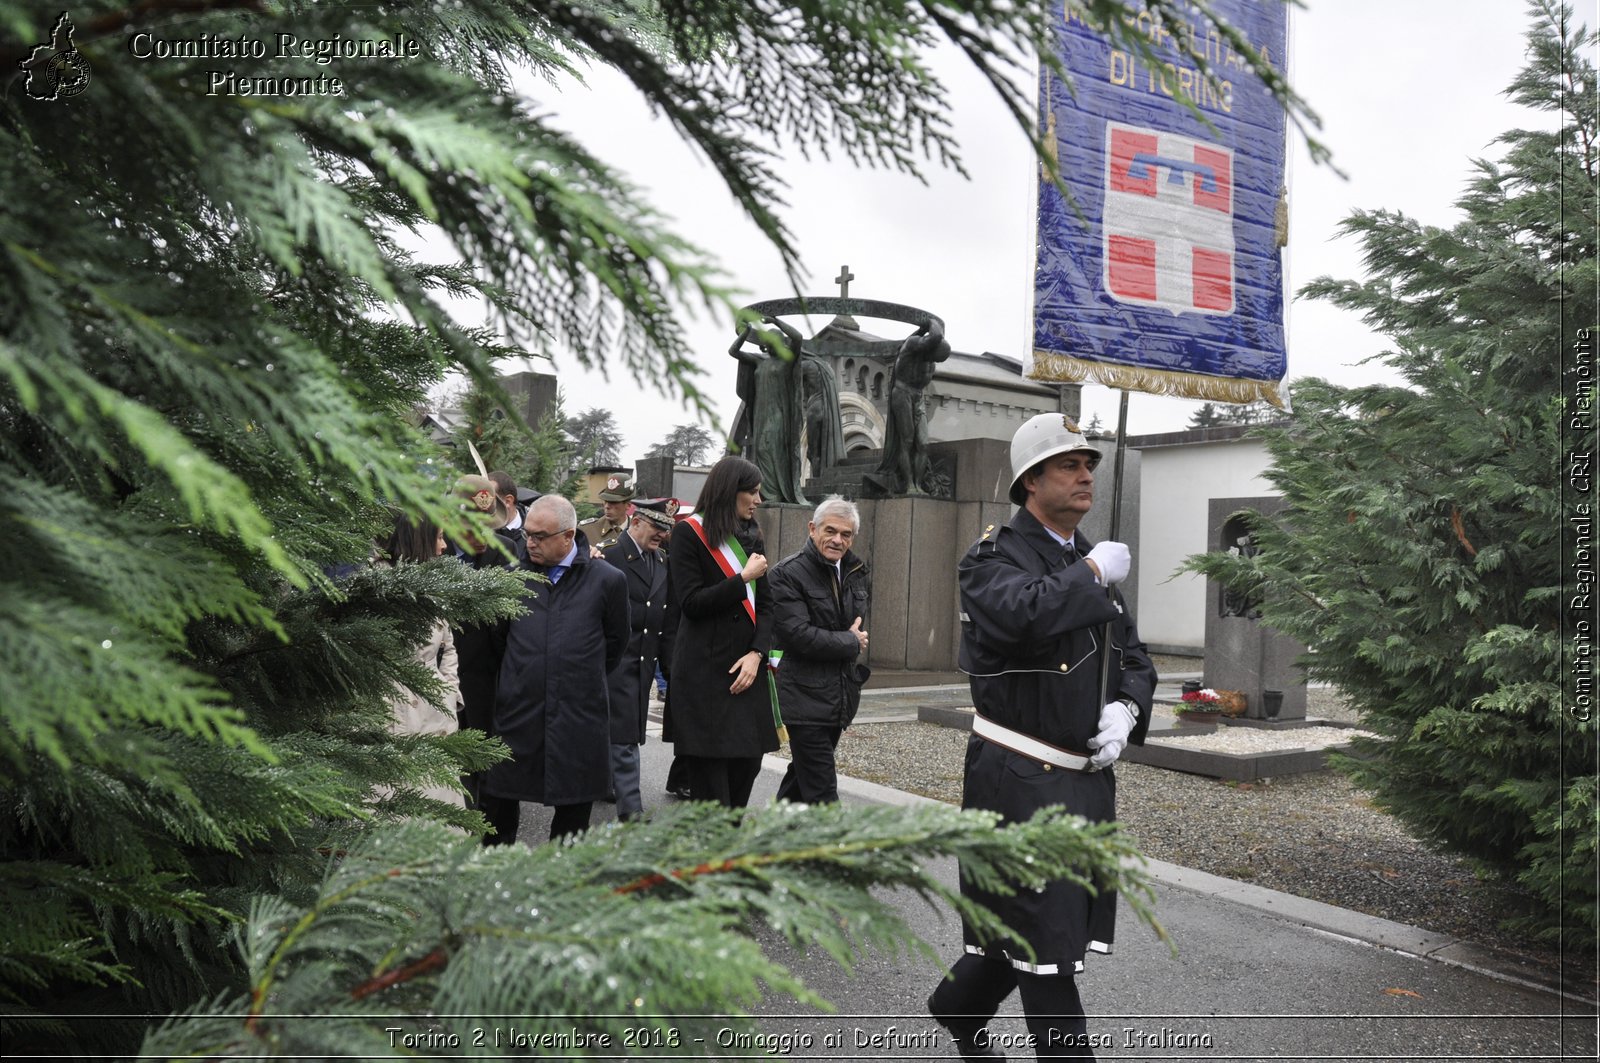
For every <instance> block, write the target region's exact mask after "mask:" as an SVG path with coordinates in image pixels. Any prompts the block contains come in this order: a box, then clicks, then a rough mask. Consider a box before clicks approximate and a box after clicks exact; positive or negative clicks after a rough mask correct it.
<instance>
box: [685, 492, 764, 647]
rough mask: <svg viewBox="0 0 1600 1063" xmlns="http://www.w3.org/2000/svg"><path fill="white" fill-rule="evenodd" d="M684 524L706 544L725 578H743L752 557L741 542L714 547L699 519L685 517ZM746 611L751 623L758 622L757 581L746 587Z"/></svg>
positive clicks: (731, 538)
mask: <svg viewBox="0 0 1600 1063" xmlns="http://www.w3.org/2000/svg"><path fill="white" fill-rule="evenodd" d="M683 522H684V523H685V524H687V525H688V526H689V527H691V528H693V529H694V533H695V534H696V535H698V536H699V537H700V541H701V542H702V543H704V544H705V547H706V550H707V551H708V552H709V553H710V554H711V560H713V561H715V562H716V563H717V567H718V568H720V569H721V570H722V574H723V575H724V576H738V577H740V578H741V579H742V578H743V573H744V566H745V564H746V563H747V562H748V561H749V560H750V556H749V555H748V554H746V553H745V552H744V547H742V546H740V545H739V540H737V539H735V538H733V537H731V536H730V537H729V538H728V540H727V541H726V542H724V543H723V544H722V545H721V546H712V545H711V540H710V539H707V538H706V528H705V525H704V524H703V523H702V522H701V520H700V518H699V517H685V518H683ZM744 611H745V612H746V613H749V614H750V623H752V624H754V623H755V622H756V581H755V580H751V581H750V582H748V583H746V584H745V585H744Z"/></svg>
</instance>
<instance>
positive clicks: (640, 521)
mask: <svg viewBox="0 0 1600 1063" xmlns="http://www.w3.org/2000/svg"><path fill="white" fill-rule="evenodd" d="M677 508H678V505H677V500H676V499H672V498H644V499H639V500H638V501H636V502H635V503H634V509H633V517H632V519H630V520H629V522H628V530H627V532H626V533H624V534H623V535H621V536H619V537H618V538H617V541H616V542H614V543H612V544H611V545H610V546H607V547H605V548H604V550H602V551H601V554H602V556H604V557H605V559H606V560H607V561H609V562H611V564H613V565H615V566H616V567H617V568H619V569H621V570H622V571H623V572H624V573H626V574H627V576H628V622H629V634H628V647H627V649H625V650H624V651H623V653H622V660H621V662H620V663H618V665H617V667H615V668H613V669H612V670H611V674H610V675H609V676H607V677H606V686H607V687H608V689H609V690H610V694H611V779H612V783H613V784H614V786H615V793H616V797H617V818H618V819H633V818H635V817H636V816H638V815H639V814H640V813H641V812H643V810H644V803H643V798H642V796H641V794H640V789H639V746H641V745H642V744H643V743H644V740H645V720H646V716H647V714H648V712H649V706H650V684H651V683H653V682H654V681H655V677H656V662H657V661H661V662H665V663H666V664H667V665H668V667H670V666H671V661H672V633H673V630H674V629H675V628H676V627H677V619H678V618H677V615H676V614H677V608H676V603H675V601H674V599H673V597H672V592H671V587H670V585H669V582H668V580H667V559H666V556H665V552H664V551H663V550H662V549H661V545H662V544H663V543H665V542H666V541H667V538H668V536H670V535H671V534H672V526H673V524H674V523H676V522H675V521H674V520H673V519H672V516H673V513H675V512H676V511H677Z"/></svg>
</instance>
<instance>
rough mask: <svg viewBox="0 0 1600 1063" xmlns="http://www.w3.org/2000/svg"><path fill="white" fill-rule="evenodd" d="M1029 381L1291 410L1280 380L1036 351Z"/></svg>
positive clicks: (1028, 373) (1287, 396)
mask: <svg viewBox="0 0 1600 1063" xmlns="http://www.w3.org/2000/svg"><path fill="white" fill-rule="evenodd" d="M1025 375H1026V376H1027V378H1028V379H1029V380H1043V381H1049V382H1052V383H1057V384H1064V383H1087V384H1100V385H1102V386H1104V387H1108V388H1119V389H1121V390H1123V391H1144V392H1148V393H1150V394H1152V395H1171V396H1174V397H1176V398H1182V399H1202V400H1204V401H1207V402H1233V403H1238V404H1240V405H1243V404H1245V403H1249V402H1256V401H1265V402H1266V403H1268V404H1269V405H1271V406H1276V407H1277V408H1278V409H1280V410H1284V411H1287V410H1288V409H1289V393H1288V391H1286V390H1285V389H1284V387H1283V382H1282V381H1280V380H1247V379H1244V378H1242V377H1228V376H1212V375H1210V374H1208V373H1183V372H1178V371H1176V370H1172V369H1152V368H1149V367H1147V366H1136V365H1117V364H1115V363H1113V362H1090V361H1086V360H1084V359H1082V358H1072V357H1069V356H1068V355H1064V354H1053V353H1051V352H1050V351H1040V350H1035V351H1034V352H1033V365H1032V367H1031V368H1030V369H1029V370H1028V372H1027V373H1026V374H1025Z"/></svg>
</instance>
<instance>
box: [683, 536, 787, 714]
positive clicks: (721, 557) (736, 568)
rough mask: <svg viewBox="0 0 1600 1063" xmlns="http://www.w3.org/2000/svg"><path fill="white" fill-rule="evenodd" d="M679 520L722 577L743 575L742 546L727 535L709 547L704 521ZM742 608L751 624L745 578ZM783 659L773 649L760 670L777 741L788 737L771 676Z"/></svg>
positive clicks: (752, 593) (751, 600)
mask: <svg viewBox="0 0 1600 1063" xmlns="http://www.w3.org/2000/svg"><path fill="white" fill-rule="evenodd" d="M683 522H684V523H685V524H687V525H688V526H689V527H691V528H693V529H694V533H695V535H697V536H699V538H700V542H701V543H703V544H704V545H705V548H706V552H707V553H709V554H710V555H711V560H713V561H715V562H716V563H717V568H719V569H721V570H722V574H723V575H724V576H730V577H736V578H739V579H743V578H744V566H745V564H746V563H747V562H748V561H749V560H750V555H748V554H746V553H745V551H744V547H742V546H740V545H739V540H737V539H735V538H733V537H732V536H730V537H729V538H728V539H727V541H726V542H724V543H722V544H721V545H719V546H712V545H711V540H710V539H707V538H706V528H705V524H704V523H703V522H702V521H701V520H700V518H699V517H698V516H690V517H685V518H683ZM744 611H745V613H747V614H748V615H749V617H750V623H751V624H752V625H754V624H755V622H756V581H755V580H749V581H747V582H746V583H745V585H744ZM782 658H783V651H782V650H775V651H773V653H772V654H771V655H770V656H769V657H768V658H767V667H766V668H764V669H762V671H764V672H766V674H767V697H768V698H769V699H770V700H771V702H772V724H773V726H774V727H775V728H776V729H777V731H778V741H779V742H787V741H788V740H789V729H788V728H787V727H785V726H784V725H783V715H782V714H781V713H780V712H779V711H778V683H777V680H776V679H775V678H774V677H773V674H772V673H773V672H775V671H777V668H778V662H779V661H780V660H781V659H782Z"/></svg>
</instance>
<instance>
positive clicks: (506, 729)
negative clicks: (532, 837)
mask: <svg viewBox="0 0 1600 1063" xmlns="http://www.w3.org/2000/svg"><path fill="white" fill-rule="evenodd" d="M530 575H531V574H530ZM627 584H628V581H627V577H625V576H624V575H623V574H622V573H621V572H618V571H617V570H616V569H615V568H613V567H612V566H610V565H607V564H602V563H598V562H593V561H591V560H590V559H589V543H588V540H587V539H585V538H584V535H583V533H582V532H579V533H578V535H577V556H576V557H575V558H574V559H573V562H572V567H571V568H570V569H568V570H567V572H566V574H565V575H564V576H562V577H561V581H560V582H559V583H556V584H550V583H545V582H540V581H536V580H533V579H531V578H530V579H529V582H528V591H529V593H528V594H527V595H526V596H525V597H524V598H523V600H522V604H523V606H524V607H525V608H526V609H527V610H528V611H527V612H526V613H524V614H523V615H522V616H519V617H517V618H516V619H515V620H513V621H511V623H510V625H509V627H508V628H507V630H506V653H505V660H504V661H503V662H502V664H501V666H500V686H499V690H498V691H497V692H496V696H495V706H494V724H495V733H496V734H498V735H499V736H500V737H501V738H502V739H504V740H505V743H506V745H508V746H510V747H511V752H512V754H513V759H511V760H509V761H502V762H501V763H499V764H496V765H495V766H494V767H492V768H490V769H489V778H488V782H487V784H486V788H487V789H488V791H489V792H490V793H492V794H495V795H497V796H500V797H515V798H519V799H521V800H523V801H537V802H539V803H541V804H546V805H573V804H578V803H581V802H584V801H598V800H600V799H602V798H603V797H605V795H606V792H607V791H608V790H609V789H610V787H611V742H610V739H609V738H608V737H607V735H608V734H609V725H610V711H609V698H608V697H607V694H606V676H607V674H609V673H610V671H611V670H612V669H613V668H615V667H616V665H617V662H618V661H620V660H621V659H622V651H623V648H624V647H626V646H627V644H628V585H627Z"/></svg>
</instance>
